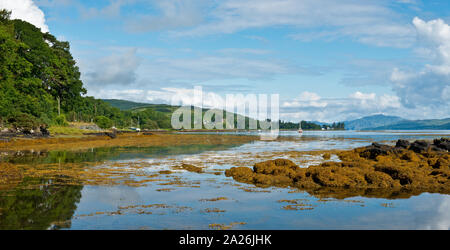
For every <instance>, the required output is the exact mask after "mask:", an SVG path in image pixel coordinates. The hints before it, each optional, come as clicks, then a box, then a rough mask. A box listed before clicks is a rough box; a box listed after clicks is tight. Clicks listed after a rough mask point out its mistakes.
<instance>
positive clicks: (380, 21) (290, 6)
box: [172, 0, 414, 47]
mask: <svg viewBox="0 0 450 250" xmlns="http://www.w3.org/2000/svg"><path fill="white" fill-rule="evenodd" d="M325 6H326V7H325ZM398 19H400V15H398V14H397V13H395V12H394V11H392V10H391V9H390V8H389V6H388V5H387V4H385V3H383V2H382V1H354V0H341V1H332V0H304V1H297V0H260V1H251V0H226V1H220V2H218V3H217V7H216V8H214V9H213V10H212V11H210V13H209V15H208V18H207V20H209V21H207V22H205V23H203V24H201V25H198V26H196V27H194V28H192V29H187V30H183V31H176V32H173V33H172V34H174V35H177V36H186V35H188V36H198V35H208V34H220V33H225V34H230V33H235V32H238V31H241V30H245V29H251V28H264V27H279V26H291V27H296V28H299V29H305V28H306V29H309V28H317V27H320V28H322V29H325V30H326V31H323V32H319V33H318V32H316V31H314V32H311V33H305V32H304V30H302V31H301V32H299V33H297V34H293V35H292V36H291V37H293V38H294V39H299V40H311V39H316V38H331V39H335V38H338V37H343V36H350V37H353V38H354V39H356V40H358V41H359V42H362V43H368V44H373V45H377V46H396V47H407V46H409V45H410V44H411V43H412V42H413V35H414V33H413V29H412V26H411V25H410V24H408V23H403V24H402V23H401V22H398Z"/></svg>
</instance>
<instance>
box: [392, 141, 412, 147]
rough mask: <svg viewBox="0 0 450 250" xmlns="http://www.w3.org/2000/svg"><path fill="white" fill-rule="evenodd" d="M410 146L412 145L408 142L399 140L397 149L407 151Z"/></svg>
mask: <svg viewBox="0 0 450 250" xmlns="http://www.w3.org/2000/svg"><path fill="white" fill-rule="evenodd" d="M410 145H411V143H410V142H409V141H407V140H398V141H397V143H396V144H395V147H396V148H404V149H407V148H408V147H409V146H410Z"/></svg>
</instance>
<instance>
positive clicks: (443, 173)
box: [225, 140, 450, 198]
mask: <svg viewBox="0 0 450 250" xmlns="http://www.w3.org/2000/svg"><path fill="white" fill-rule="evenodd" d="M443 142H445V140H443ZM439 143H441V141H439V142H438V143H436V144H437V145H440V144H439ZM406 145H407V144H406V143H404V142H402V141H400V142H398V143H397V145H396V147H391V146H388V145H382V144H378V143H374V144H372V145H371V146H368V147H362V148H356V149H354V150H348V151H341V152H338V153H337V155H338V156H339V158H340V160H341V162H330V161H326V162H323V163H322V164H320V165H317V166H310V167H308V168H300V167H299V166H297V165H296V164H295V163H294V162H292V161H290V160H287V159H277V160H270V161H264V162H260V163H256V164H255V165H254V166H253V169H251V168H246V167H238V168H231V169H229V170H227V171H226V172H225V175H226V176H227V177H233V178H234V179H235V180H236V181H239V182H244V183H250V184H255V185H259V186H279V187H286V186H290V187H296V188H299V189H302V190H305V191H307V192H309V193H315V194H317V193H319V194H320V195H321V196H322V197H326V196H327V195H331V196H337V197H342V198H345V197H350V196H352V195H363V196H364V195H365V194H367V195H369V196H371V197H397V196H398V197H410V196H411V195H418V194H420V193H422V192H430V193H434V192H438V193H445V194H449V193H450V155H449V153H448V152H446V151H443V150H441V149H440V150H436V151H433V147H431V144H430V143H426V142H425V143H424V142H423V141H416V142H414V143H412V144H411V146H409V147H407V146H406ZM434 146H435V145H434ZM405 147H407V148H405ZM435 147H437V146H435ZM411 148H412V149H414V150H410V149H411ZM383 190H384V191H383Z"/></svg>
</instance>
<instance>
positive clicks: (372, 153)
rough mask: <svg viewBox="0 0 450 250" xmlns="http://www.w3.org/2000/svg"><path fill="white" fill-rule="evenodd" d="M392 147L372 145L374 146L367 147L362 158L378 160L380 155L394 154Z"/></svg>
mask: <svg viewBox="0 0 450 250" xmlns="http://www.w3.org/2000/svg"><path fill="white" fill-rule="evenodd" d="M392 149H393V148H392V147H391V146H388V145H383V144H379V143H376V142H374V143H372V145H370V146H368V147H365V148H364V150H363V151H362V152H360V154H359V155H360V156H361V157H364V158H367V159H376V158H377V156H379V155H387V154H389V153H390V152H392Z"/></svg>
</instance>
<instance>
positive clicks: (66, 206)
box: [0, 178, 83, 230]
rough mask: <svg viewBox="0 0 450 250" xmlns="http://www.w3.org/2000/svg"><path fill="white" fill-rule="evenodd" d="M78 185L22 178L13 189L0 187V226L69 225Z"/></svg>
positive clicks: (55, 226) (0, 228)
mask: <svg viewBox="0 0 450 250" xmlns="http://www.w3.org/2000/svg"><path fill="white" fill-rule="evenodd" d="M30 187H31V188H30ZM82 189H83V186H81V185H79V186H77V185H52V181H51V180H45V179H33V178H25V179H23V181H22V183H21V184H19V185H18V186H16V187H14V188H13V189H10V190H1V191H0V230H7V229H9V230H13V229H33V230H41V229H62V228H70V227H71V219H72V216H73V214H74V213H75V210H76V208H77V204H78V203H79V202H80V199H81V190H82Z"/></svg>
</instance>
